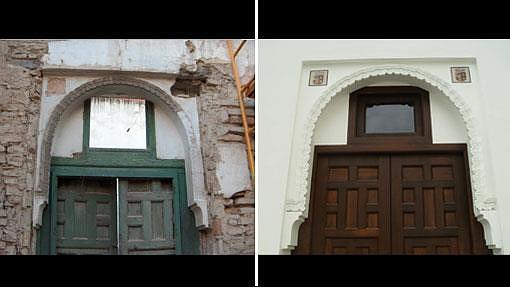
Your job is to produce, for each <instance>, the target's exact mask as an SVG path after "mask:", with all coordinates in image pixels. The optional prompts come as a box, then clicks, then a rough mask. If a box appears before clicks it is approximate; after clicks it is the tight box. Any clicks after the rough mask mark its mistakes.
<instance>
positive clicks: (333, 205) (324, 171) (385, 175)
mask: <svg viewBox="0 0 510 287" xmlns="http://www.w3.org/2000/svg"><path fill="white" fill-rule="evenodd" d="M317 168H318V169H317V180H316V184H315V186H314V187H315V189H316V190H317V192H316V193H315V194H314V197H313V208H312V210H313V211H312V214H311V216H310V217H309V220H310V223H311V225H310V227H311V229H309V232H311V234H313V236H312V237H311V240H310V241H308V242H307V243H304V244H305V245H310V248H307V250H309V252H311V253H313V254H323V253H328V254H333V253H338V252H340V251H339V250H343V251H342V252H346V253H348V254H352V253H365V251H367V250H370V253H374V252H375V253H377V252H380V253H384V252H389V250H390V234H389V232H390V229H389V227H390V226H389V182H388V180H389V161H388V157H387V156H384V155H382V156H334V157H329V156H328V157H320V158H319V159H318V162H317ZM310 223H305V224H310ZM306 228H309V227H305V229H306ZM303 237H306V235H305V236H303ZM345 238H349V240H346V239H345ZM339 242H342V243H341V244H340V243H339ZM305 248H306V247H305ZM335 248H336V249H335ZM335 250H336V251H335ZM301 251H303V250H298V252H297V253H300V252H301ZM305 253H306V252H305Z"/></svg>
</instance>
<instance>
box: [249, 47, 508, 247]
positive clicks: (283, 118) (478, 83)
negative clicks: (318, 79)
mask: <svg viewBox="0 0 510 287" xmlns="http://www.w3.org/2000/svg"><path fill="white" fill-rule="evenodd" d="M258 63H259V67H258V68H259V72H258V74H259V78H258V85H259V87H258V99H257V100H258V103H257V104H258V113H259V114H258V117H257V121H258V123H257V124H258V127H259V128H258V134H257V140H258V142H259V143H263V144H261V145H259V146H258V159H257V160H258V176H257V186H258V190H259V192H258V201H257V204H258V206H257V210H258V213H257V214H258V215H257V216H258V226H257V227H258V230H257V231H258V249H259V252H260V254H278V253H283V249H282V246H281V244H282V229H283V213H284V208H285V200H286V192H287V190H289V189H290V190H291V189H293V188H295V183H296V179H295V175H296V173H295V169H296V168H297V165H296V164H297V158H299V156H302V155H301V154H299V153H300V152H301V151H302V146H299V144H301V141H302V140H301V138H303V137H304V135H303V131H302V129H303V126H304V124H305V121H306V117H307V116H308V112H309V109H310V108H311V106H312V105H313V103H314V102H315V101H316V100H317V99H318V97H319V96H320V95H321V94H322V93H323V92H324V91H325V90H326V89H327V88H328V87H329V86H330V85H331V84H333V83H335V81H337V80H339V79H341V78H342V77H344V76H347V75H350V74H352V73H354V72H356V71H358V70H361V69H363V68H367V67H372V66H378V65H388V64H401V65H408V66H413V67H417V68H419V69H422V70H424V71H426V72H428V73H431V74H433V75H435V76H436V77H439V78H440V79H441V80H443V81H445V82H447V83H449V84H450V85H451V86H452V87H453V89H455V91H456V92H457V93H458V94H459V95H461V96H462V97H463V98H464V100H465V101H466V102H467V103H469V106H470V108H471V109H472V114H473V116H474V117H475V122H476V124H477V125H478V126H479V127H480V128H479V129H478V131H479V132H480V139H481V141H482V142H481V143H480V146H481V147H482V148H481V154H480V157H481V161H482V162H483V168H484V174H485V177H486V178H485V181H486V185H485V186H484V189H486V190H489V191H490V192H492V193H493V194H494V195H495V197H496V200H497V210H496V214H497V216H498V217H499V218H500V222H501V226H500V227H501V236H500V237H501V238H500V239H496V241H498V240H501V244H500V245H501V246H500V247H501V248H502V250H501V251H502V253H505V254H507V253H510V220H508V218H510V189H509V187H508V184H506V180H505V179H506V178H507V177H508V174H510V170H509V167H508V162H510V151H508V149H507V148H506V146H507V145H508V142H509V141H510V135H508V133H505V132H504V131H505V130H507V129H508V128H507V125H508V123H509V122H510V114H509V113H508V111H509V110H510V100H509V96H510V95H509V94H508V92H507V88H506V86H505V85H506V83H508V82H509V81H510V73H509V72H508V65H509V64H510V41H508V40H316V41H305V40H261V41H259V62H258ZM275 63H277V64H275ZM458 65H467V66H469V67H470V68H471V77H472V83H471V84H455V83H451V80H450V67H451V66H458ZM310 69H329V70H330V73H329V80H328V86H323V87H308V85H307V82H308V73H309V70H310ZM341 98H345V97H341V95H338V96H336V97H334V98H333V100H332V102H331V103H330V104H332V105H334V107H329V106H328V107H327V108H326V109H325V110H324V113H325V114H324V115H325V116H324V117H321V118H320V119H319V124H320V125H322V126H324V127H332V125H333V123H332V122H333V121H334V119H333V118H332V115H333V114H335V113H336V112H341V110H342V109H345V103H343V104H342V99H341ZM444 101H448V100H447V99H445V98H441V97H437V98H436V96H435V95H434V93H433V92H431V109H432V110H433V112H432V113H433V115H432V124H433V126H434V133H433V136H434V137H435V138H436V139H435V142H437V143H439V142H457V141H461V140H465V132H464V131H463V130H462V129H459V130H456V128H454V127H458V124H459V123H460V122H462V120H461V119H459V118H458V114H455V113H453V114H452V112H453V110H454V109H453V107H452V106H451V105H448V104H447V105H444V104H445V102H444ZM342 106H343V107H342ZM335 109H336V110H335ZM328 115H329V116H328ZM338 120H340V122H337V124H340V125H342V120H343V121H345V122H346V119H345V118H343V117H342V118H339V119H338ZM445 120H447V122H449V124H448V126H442V127H439V125H441V124H443V121H445ZM439 123H441V124H439ZM315 140H316V141H317V140H319V141H324V142H326V141H335V142H342V141H343V142H345V135H342V134H340V135H338V136H337V137H336V136H333V135H330V134H327V133H326V132H325V131H319V134H318V135H317V136H316V138H315ZM494 228H498V227H497V226H496V227H494Z"/></svg>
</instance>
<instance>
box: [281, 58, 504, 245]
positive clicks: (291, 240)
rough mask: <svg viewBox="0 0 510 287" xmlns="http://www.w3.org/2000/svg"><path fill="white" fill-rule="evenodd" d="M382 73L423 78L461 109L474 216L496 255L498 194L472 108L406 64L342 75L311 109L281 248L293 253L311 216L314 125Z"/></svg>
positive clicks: (288, 198) (288, 197)
mask: <svg viewBox="0 0 510 287" xmlns="http://www.w3.org/2000/svg"><path fill="white" fill-rule="evenodd" d="M381 76H390V77H391V76H398V77H402V76H403V77H406V78H408V79H411V80H413V81H416V80H418V81H420V82H423V83H425V84H426V85H430V86H433V87H435V88H437V89H438V90H439V91H440V92H441V93H442V94H443V95H445V96H446V97H448V98H449V99H450V101H451V102H452V103H453V104H454V105H455V107H456V108H457V109H458V110H459V112H460V114H461V116H462V119H463V121H464V124H465V126H466V130H467V134H468V154H469V156H468V158H469V165H470V177H471V188H472V194H473V205H474V208H473V209H474V212H475V216H476V218H477V219H478V221H479V222H480V223H481V224H482V226H483V227H484V234H485V240H486V243H487V245H488V247H489V248H490V249H492V250H493V252H494V253H495V254H499V253H500V252H501V249H502V244H501V227H500V222H499V218H498V216H497V213H496V197H495V195H494V194H493V193H492V192H491V191H489V190H487V188H486V184H485V181H486V177H485V176H484V174H485V168H484V165H483V161H482V158H481V155H482V153H481V151H482V142H481V139H480V133H479V132H478V131H479V130H480V128H479V127H478V122H477V121H476V120H475V118H474V115H473V112H472V109H471V108H470V107H469V105H468V103H467V102H466V101H465V99H464V98H462V97H461V96H460V95H459V94H458V93H457V92H456V91H455V90H454V89H453V88H452V87H451V85H450V84H448V83H447V82H445V81H443V80H442V79H440V78H439V77H437V76H435V75H433V74H431V73H429V72H426V71H423V70H421V69H419V68H415V67H411V66H404V65H383V66H373V67H369V68H365V69H362V70H359V71H357V72H355V73H353V74H350V75H348V76H346V77H343V78H341V79H339V80H338V81H336V82H335V83H334V84H333V85H331V86H330V87H329V88H328V89H327V90H325V91H324V92H323V93H322V94H321V95H320V97H319V98H318V99H317V100H316V101H315V103H314V104H313V106H312V107H311V109H310V110H309V113H308V117H307V119H306V122H305V124H304V126H303V127H302V129H303V131H304V132H303V136H302V137H301V138H300V139H299V140H300V141H299V145H300V152H299V153H298V154H299V155H302V156H301V157H300V158H298V164H297V174H296V177H295V179H290V180H295V181H296V182H295V184H296V185H295V188H292V187H289V188H287V191H286V200H285V213H284V218H283V227H282V235H281V244H280V247H281V249H282V251H283V252H284V253H288V252H290V250H292V249H294V247H295V246H296V245H297V240H298V232H299V227H300V225H301V223H303V222H304V220H305V219H306V218H307V217H308V207H309V199H310V184H311V183H310V181H311V162H312V161H311V160H312V154H313V146H312V137H313V132H314V129H315V124H316V122H317V120H318V118H319V116H320V114H321V113H322V110H323V109H324V108H325V107H326V106H327V104H328V103H329V102H330V101H331V99H332V98H333V97H334V96H336V95H338V94H341V93H347V94H348V93H350V92H352V91H355V90H357V89H360V88H362V87H364V86H366V84H367V82H368V81H369V79H372V78H375V77H381Z"/></svg>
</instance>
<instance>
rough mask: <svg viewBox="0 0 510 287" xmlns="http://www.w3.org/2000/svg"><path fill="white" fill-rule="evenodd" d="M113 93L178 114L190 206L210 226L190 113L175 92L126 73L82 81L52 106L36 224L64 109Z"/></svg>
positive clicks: (40, 153) (35, 207)
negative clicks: (174, 95) (136, 98)
mask: <svg viewBox="0 0 510 287" xmlns="http://www.w3.org/2000/svg"><path fill="white" fill-rule="evenodd" d="M109 92H110V94H111V92H121V93H125V94H128V95H133V94H135V95H136V96H139V97H142V98H144V99H146V100H149V101H152V102H153V103H155V104H157V105H158V106H160V107H161V108H162V109H163V110H164V111H166V112H168V113H173V114H175V115H176V117H175V118H176V119H178V120H177V123H176V124H177V126H179V130H180V132H182V135H183V136H184V145H185V149H186V153H187V155H186V161H185V165H186V170H185V171H186V181H187V182H186V187H187V199H188V206H189V208H190V209H191V211H192V212H193V214H194V217H195V223H196V226H197V228H199V229H203V228H207V227H208V226H209V222H208V212H207V193H206V191H205V184H204V169H203V162H202V152H201V149H200V144H199V143H200V139H198V138H197V137H196V136H195V134H194V133H193V129H194V126H193V123H192V119H191V118H190V115H188V114H187V113H186V112H185V111H184V110H183V109H182V107H181V106H180V105H179V103H178V102H177V101H175V99H173V98H172V96H171V95H169V94H168V93H166V92H164V91H163V90H161V89H160V88H159V87H157V86H155V85H153V84H151V83H149V82H146V81H143V80H140V79H136V78H131V77H126V76H109V77H105V78H100V79H96V80H92V81H89V82H86V83H84V84H82V85H81V86H79V87H77V88H76V89H74V90H73V91H71V92H69V93H68V94H66V95H65V96H64V97H63V98H62V99H61V100H60V102H59V103H58V104H57V105H56V106H55V107H54V108H52V109H51V113H50V117H49V120H48V121H47V122H46V123H45V124H44V127H43V131H44V132H43V135H42V137H43V139H42V141H41V142H42V143H41V147H39V148H38V152H37V157H38V164H37V171H36V179H35V188H34V190H35V194H34V203H33V211H32V214H33V215H32V219H33V226H34V227H36V228H38V227H40V226H41V225H42V214H43V210H44V208H45V207H46V205H47V204H48V195H49V176H50V161H51V146H52V143H53V140H54V137H55V132H56V128H57V125H58V123H59V122H60V121H61V120H62V115H63V114H64V111H66V110H67V109H69V108H72V107H74V106H75V105H78V104H80V103H83V102H84V101H85V100H87V99H89V98H91V97H92V96H96V97H101V96H106V95H107V94H108V93H109Z"/></svg>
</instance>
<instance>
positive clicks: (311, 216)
mask: <svg viewBox="0 0 510 287" xmlns="http://www.w3.org/2000/svg"><path fill="white" fill-rule="evenodd" d="M430 122H431V120H430V107H429V95H428V92H427V91H426V90H423V89H421V88H418V87H412V86H393V87H392V86H384V87H365V88H361V89H358V90H355V91H353V92H352V93H350V95H349V115H348V132H347V144H346V145H340V146H332V145H329V146H315V150H314V158H313V170H312V179H311V185H312V188H311V196H310V206H309V211H308V218H307V219H306V220H305V222H304V223H303V224H302V225H301V228H300V229H299V236H298V244H297V247H296V249H295V250H294V252H293V253H294V254H443V253H446V254H487V253H489V251H488V249H487V246H486V244H485V240H484V238H483V228H482V226H481V224H480V223H479V222H477V220H476V219H475V215H474V210H473V203H472V195H471V188H470V180H469V164H468V160H467V159H468V155H467V146H466V145H465V144H433V143H432V135H431V124H430Z"/></svg>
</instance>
